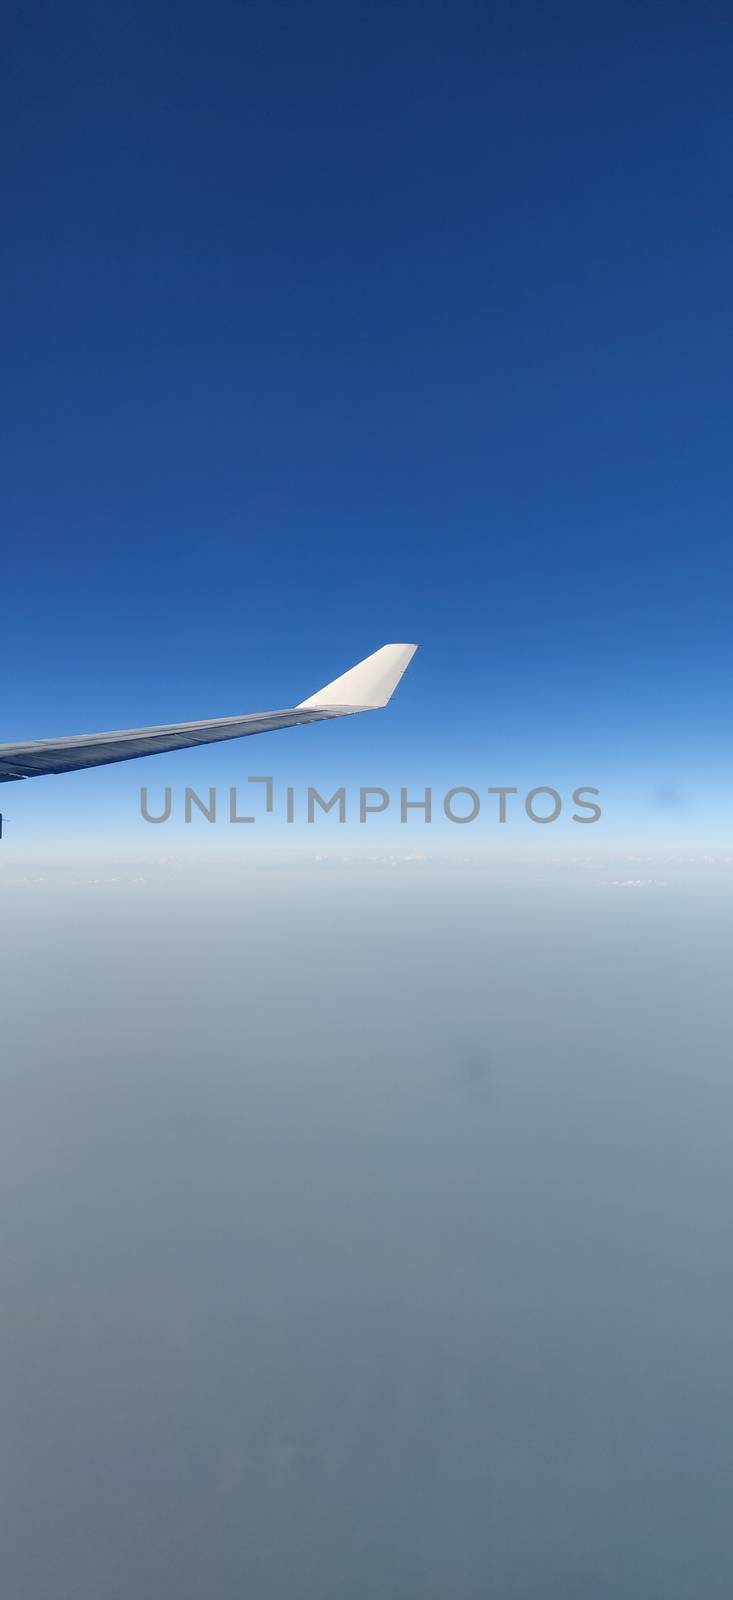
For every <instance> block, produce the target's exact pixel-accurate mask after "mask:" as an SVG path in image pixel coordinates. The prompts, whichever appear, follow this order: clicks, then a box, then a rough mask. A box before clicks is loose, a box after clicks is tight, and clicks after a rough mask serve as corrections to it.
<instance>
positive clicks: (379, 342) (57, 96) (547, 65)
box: [0, 0, 733, 847]
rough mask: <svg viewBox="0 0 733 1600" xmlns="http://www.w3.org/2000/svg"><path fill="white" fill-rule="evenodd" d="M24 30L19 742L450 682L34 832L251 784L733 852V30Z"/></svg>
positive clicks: (114, 23)
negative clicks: (514, 805)
mask: <svg viewBox="0 0 733 1600" xmlns="http://www.w3.org/2000/svg"><path fill="white" fill-rule="evenodd" d="M5 35H6V37H5V49H4V66H3V79H4V81H3V84H2V96H0V100H1V103H2V116H3V120H4V137H3V144H4V148H5V152H6V154H5V163H4V164H5V176H4V193H5V224H6V226H5V230H4V233H5V244H4V274H3V276H4V283H5V292H4V295H3V367H4V375H5V382H4V384H3V398H2V406H3V416H2V419H1V421H2V433H3V439H4V445H5V449H4V458H5V466H4V470H3V491H2V504H3V525H4V537H3V579H2V594H3V606H2V629H1V630H0V670H1V671H2V684H3V694H2V726H1V729H0V739H3V740H8V741H9V740H12V739H21V738H25V737H29V738H31V737H42V736H44V735H50V734H54V733H60V732H75V731H94V730H95V729H98V728H100V729H101V728H105V727H119V726H126V725H139V724H141V723H148V722H159V721H175V720H182V719H189V718H194V717H198V716H202V717H203V716H215V715H223V714H227V713H235V712H238V711H247V710H256V709H265V708H267V707H269V706H278V705H282V704H289V703H291V702H292V701H293V700H294V699H300V698H302V697H303V696H304V695H305V694H308V693H310V692H312V691H313V690H314V689H315V688H316V687H318V685H319V684H320V683H322V682H324V681H325V680H327V679H328V678H330V677H332V676H333V675H334V674H335V673H336V672H340V671H342V670H343V669H344V668H345V667H347V666H348V665H350V664H351V663H352V662H353V661H354V660H356V659H358V658H359V657H360V656H362V655H364V654H366V653H368V652H369V651H370V650H372V649H374V648H376V646H378V645H379V644H381V643H383V642H384V641H385V640H403V639H404V640H416V641H418V642H419V643H420V645H421V647H422V648H421V652H420V655H419V656H418V657H417V658H416V661H415V663H414V665H413V668H412V669H411V672H410V674H409V675H408V678H407V679H406V680H405V683H404V684H403V686H402V689H401V691H400V694H399V696H398V698H397V699H396V700H395V702H394V705H393V707H392V708H391V710H390V712H389V713H388V714H386V715H384V716H378V717H372V718H362V719H356V720H355V721H354V722H353V723H349V724H341V725H339V726H330V727H329V726H325V727H322V728H315V729H312V730H296V731H293V732H292V733H290V734H284V735H282V736H281V737H280V738H278V739H260V740H258V741H253V742H252V743H248V744H246V745H233V746H229V747H224V748H223V749H220V750H218V751H209V752H207V751H199V752H196V753H195V754H192V755H190V756H188V755H186V756H184V755H178V756H176V757H171V758H161V759H160V760H159V761H157V762H148V763H141V764H139V765H135V766H134V767H132V766H131V767H127V766H122V767H120V768H118V769H107V770H106V771H102V772H99V773H96V774H88V775H78V776H69V777H67V778H61V779H58V780H54V779H43V780H39V781H38V782H37V783H32V784H27V785H12V786H11V785H8V786H7V787H6V788H5V790H4V792H3V794H2V802H3V809H4V810H5V811H6V813H7V814H8V815H9V816H10V817H11V828H12V837H13V838H15V837H19V838H23V839H26V840H36V841H39V840H40V841H41V842H42V841H43V840H45V839H47V840H48V841H49V844H50V841H51V840H52V839H56V838H57V837H58V836H59V834H61V835H74V834H76V833H79V832H81V831H83V832H85V833H88V834H90V835H92V836H97V835H101V836H104V837H106V838H108V839H109V838H112V837H116V836H120V837H121V836H122V835H130V836H131V837H138V836H139V835H140V823H139V821H138V817H137V809H136V804H135V797H136V795H137V791H138V789H139V786H140V783H142V782H147V783H148V784H149V785H150V786H151V788H153V787H155V786H157V787H160V786H161V785H162V784H164V783H167V782H171V783H173V784H176V785H183V784H184V783H187V782H190V783H194V784H196V785H197V786H206V785H208V784H225V783H228V782H237V781H240V780H241V779H242V777H243V776H244V775H246V774H248V773H251V772H261V771H264V772H272V773H273V774H274V775H275V776H276V778H277V779H278V781H280V782H282V783H285V782H287V781H292V782H294V783H302V782H306V781H312V782H314V783H320V782H327V781H329V780H331V779H333V780H335V781H342V780H343V781H346V782H352V783H357V784H358V783H359V782H364V783H381V782H388V783H390V784H395V783H401V782H403V781H404V782H405V783H411V784H416V785H419V784H421V783H434V784H435V785H436V787H437V788H438V789H440V788H441V786H442V787H448V786H450V785H451V784H453V783H467V784H475V785H476V786H478V787H481V786H482V785H487V784H498V783H506V784H510V783H516V784H518V785H519V786H520V787H521V786H522V785H523V784H526V786H527V787H532V786H533V785H534V784H540V783H552V784H555V785H556V786H557V787H558V788H559V789H562V791H563V793H564V794H566V793H567V794H568V795H569V793H570V791H571V790H572V788H573V787H574V786H575V784H578V783H596V784H598V785H599V786H601V788H602V790H603V793H604V798H605V797H606V796H607V797H608V807H607V811H606V815H605V816H604V822H603V828H604V834H603V840H604V842H607V841H614V840H617V841H629V840H634V839H639V840H642V839H644V840H649V839H654V838H659V840H660V841H663V840H676V839H679V840H680V841H691V842H693V843H695V844H697V845H699V846H702V845H704V844H711V845H715V846H716V847H722V846H724V845H725V844H726V843H729V842H730V827H729V822H728V813H729V803H728V795H729V792H730V779H731V776H732V774H731V763H730V757H729V746H730V735H729V729H730V673H729V660H730V621H729V619H730V597H731V577H732V576H733V573H732V568H733V543H732V541H731V536H730V503H731V490H732V489H733V481H732V480H733V458H732V457H731V451H730V371H731V364H732V362H731V358H732V356H733V334H732V332H731V319H730V283H731V281H733V221H732V220H731V219H732V217H733V211H732V210H731V203H730V202H731V193H730V189H731V179H730V172H731V146H732V144H733V112H732V111H731V106H730V73H731V66H732V65H733V62H732V54H733V51H732V45H733V27H732V25H731V20H730V13H729V10H728V8H727V7H723V6H722V5H721V6H717V5H707V6H705V5H703V6H702V7H700V8H695V10H694V12H693V10H692V9H691V8H690V7H689V6H682V5H675V4H670V5H667V6H665V7H664V8H660V7H658V6H650V5H644V4H642V5H634V6H631V5H624V4H619V5H615V6H613V7H601V6H593V5H591V6H589V5H587V4H584V5H582V6H581V5H577V6H576V5H570V4H566V5H559V6H555V7H552V8H550V7H546V6H541V5H537V6H536V5H528V4H524V3H521V0H519V3H516V0H515V3H512V4H511V5H508V4H507V5H497V6H494V7H491V8H489V7H478V6H473V5H458V6H452V7H448V6H444V5H430V4H428V5H420V6H417V5H414V4H409V3H408V4H403V5H400V6H398V7H395V6H393V5H389V6H387V5H381V4H377V5H372V6H369V7H361V6H343V5H338V6H337V5H335V4H334V5H324V4H314V5H311V6H307V7H306V6H297V5H291V6H286V5H280V4H268V5H260V6H252V7H249V6H242V5H233V4H226V3H223V4H218V5H216V6H215V7H214V8H213V9H212V10H210V11H208V12H204V11H203V10H202V8H201V7H200V6H196V7H194V6H191V5H186V4H183V5H177V6H176V7H175V8H174V7H173V6H171V5H169V4H167V5H161V4H155V3H153V4H146V5H144V6H143V5H140V4H128V5H119V6H115V7H111V6H110V7H101V8H100V7H97V6H92V5H75V4H70V5H68V6H64V7H61V8H59V7H50V6H45V5H35V6H31V7H28V6H25V5H24V6H21V5H19V4H12V3H11V5H10V7H9V11H8V13H7V16H6V23H5ZM527 827H528V825H527V824H526V823H525V824H524V833H523V834H521V826H520V827H519V829H518V830H516V829H513V831H512V837H514V836H515V834H516V836H517V837H519V836H520V834H521V836H522V837H524V836H525V835H526V833H527ZM600 827H601V825H599V827H598V829H597V830H593V833H594V839H595V840H597V841H598V842H600ZM458 831H459V832H460V833H461V836H462V838H463V836H464V834H465V833H466V831H467V830H458ZM537 831H538V832H540V833H542V834H543V838H544V832H545V831H544V830H537ZM586 831H587V830H583V833H584V834H585V833H586ZM567 836H568V837H571V836H572V835H571V834H570V833H568V834H567ZM583 842H584V843H585V839H584V841H583Z"/></svg>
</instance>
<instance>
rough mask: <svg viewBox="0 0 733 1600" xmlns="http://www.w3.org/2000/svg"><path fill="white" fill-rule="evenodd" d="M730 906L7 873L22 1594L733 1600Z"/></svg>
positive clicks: (625, 879) (210, 874)
mask: <svg viewBox="0 0 733 1600" xmlns="http://www.w3.org/2000/svg"><path fill="white" fill-rule="evenodd" d="M13 879H15V881H12V880H13ZM95 879H96V881H95ZM730 894H731V879H730V867H729V866H726V864H725V863H720V862H719V863H717V864H708V865H705V864H704V863H697V865H689V864H688V865H685V864H684V863H683V864H679V863H678V864H677V865H674V864H673V865H671V866H670V865H669V864H668V866H667V867H666V869H665V870H664V871H660V870H659V868H658V867H654V866H649V864H647V865H645V866H641V867H640V866H639V864H638V863H636V864H634V865H632V867H631V868H629V867H628V865H624V864H623V863H620V864H619V863H616V864H615V865H608V864H607V865H605V866H603V867H601V866H599V865H598V864H596V866H595V867H593V866H588V865H587V864H586V865H585V866H584V865H583V864H582V863H576V864H575V865H574V866H565V867H560V866H558V864H557V863H555V864H554V865H553V864H552V862H551V861H548V863H547V864H546V865H545V866H544V867H543V868H542V869H540V867H539V866H538V865H537V864H535V865H534V866H529V867H528V866H524V867H521V868H516V869H515V870H513V871H512V870H510V869H507V868H506V867H505V868H503V869H502V870H498V869H492V868H491V867H490V866H489V867H487V868H486V869H485V870H482V869H481V868H480V867H479V866H476V864H474V865H473V866H471V867H470V868H468V869H465V868H464V869H461V867H460V866H459V865H456V864H453V865H451V864H445V863H443V864H441V863H436V862H432V863H431V862H429V861H427V862H425V861H423V862H420V861H409V860H404V859H402V858H400V857H399V856H394V857H392V858H389V857H385V858H384V859H382V860H377V861H372V862H368V861H361V862H357V861H352V862H346V863H344V862H343V861H342V862H337V863H336V864H335V865H334V866H332V865H330V864H329V862H328V861H322V862H314V861H311V862H308V861H306V860H304V861H302V862H300V863H298V864H293V865H288V864H287V863H286V862H283V863H281V864H280V866H277V865H276V864H274V863H273V862H269V863H267V864H264V865H262V866H261V867H260V868H259V869H257V868H256V867H255V866H254V865H253V866H252V868H251V869H245V868H240V869H239V870H231V869H230V870H227V868H226V867H225V866H221V865H220V866H218V867H214V866H211V867H208V868H204V867H201V868H194V867H192V866H191V865H189V866H185V865H176V864H175V863H170V864H162V865H158V866H155V867H151V866H150V864H148V865H147V866H146V865H142V866H141V867H140V869H139V870H136V869H135V868H131V867H130V865H129V863H128V864H127V865H126V866H125V867H123V868H120V869H119V870H112V869H110V870H108V871H106V870H96V869H95V870H94V871H89V870H85V869H83V868H81V869H79V870H71V869H69V868H65V869H64V870H58V871H50V872H48V873H44V874H41V873H40V872H39V871H38V870H37V869H33V868H29V870H28V872H27V874H26V875H25V879H24V881H23V874H22V873H19V872H14V873H13V874H10V873H6V875H5V886H4V888H3V889H2V900H3V920H4V926H5V929H6V938H5V948H4V955H3V967H2V980H1V981H2V1016H3V1053H2V1061H3V1066H2V1105H3V1111H2V1145H3V1154H2V1183H3V1191H4V1192H3V1215H4V1218H5V1224H4V1228H3V1234H2V1244H1V1246H0V1259H1V1263H2V1281H3V1305H4V1313H3V1334H2V1340H3V1358H2V1368H1V1379H0V1381H1V1384H2V1437H3V1446H2V1467H3V1493H2V1518H3V1532H2V1543H3V1550H4V1557H3V1565H4V1572H5V1577H4V1592H5V1593H6V1594H7V1596H8V1600H98V1597H99V1596H100V1595H104V1596H105V1600H132V1597H137V1596H140V1597H142V1596H143V1595H151V1596H153V1595H163V1594H169V1595H171V1596H175V1597H176V1600H200V1597H201V1596H202V1595H204V1594H205V1595H207V1596H208V1597H210V1600H241V1596H243V1595H248V1596H249V1595H251V1596H253V1597H257V1600H311V1597H314V1600H343V1597H344V1596H347V1595H348V1596H349V1597H350V1600H351V1597H353V1600H374V1597H376V1596H384V1597H385V1600H445V1597H446V1596H451V1597H452V1600H486V1597H487V1596H491V1597H492V1600H493V1597H495V1600H549V1597H551V1596H552V1597H553V1600H554V1597H555V1596H562V1600H587V1597H588V1596H589V1595H593V1597H594V1600H617V1597H618V1596H620V1595H622V1594H636V1595H640V1596H641V1595H643V1596H644V1600H689V1596H690V1595H691V1594H693V1593H704V1594H705V1596H706V1600H718V1597H720V1600H723V1597H724V1596H725V1597H727V1596H728V1594H729V1590H730V1570H731V1563H732V1562H733V1533H732V1532H731V1524H730V1516H729V1502H730V1484H731V1473H732V1471H733V1444H732V1443H731V1441H732V1440H733V1386H732V1385H731V1379H730V1347H731V1340H732V1338H733V1283H732V1282H731V1275H730V1270H729V1254H730V1240H729V1235H730V1213H731V1202H732V1200H733V1178H732V1177H731V1171H732V1160H731V1158H732V1156H733V1084H732V1082H731V1071H730V1062H731V1026H730V1016H729V1002H728V993H729V955H728V949H729V930H730V915H731V900H730Z"/></svg>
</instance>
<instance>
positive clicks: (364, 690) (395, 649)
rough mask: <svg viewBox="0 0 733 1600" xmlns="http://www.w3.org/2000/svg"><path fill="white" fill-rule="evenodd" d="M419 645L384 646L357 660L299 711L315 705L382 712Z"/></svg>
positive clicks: (325, 685) (306, 701)
mask: <svg viewBox="0 0 733 1600" xmlns="http://www.w3.org/2000/svg"><path fill="white" fill-rule="evenodd" d="M417 648H418V646H417V645H416V644H383V645H381V646H380V648H379V650H375V651H373V653H372V655H370V656H365V657H364V660H363V661H357V663H356V666H354V667H350V668H349V671H348V672H343V673H342V674H341V676H340V677H339V678H334V679H333V681H332V682H331V683H327V684H324V687H323V688H322V689H318V690H317V691H316V693H315V694H312V695H310V696H309V697H308V699H307V700H301V701H300V702H299V705H298V710H301V709H303V708H309V707H316V706H324V707H326V706H334V707H335V706H343V707H344V708H345V709H347V710H354V711H356V710H360V711H379V710H381V708H382V707H383V706H386V705H387V704H388V703H389V701H390V700H391V698H392V695H393V694H394V692H395V689H396V688H397V685H398V683H399V681H400V678H401V677H402V676H403V673H405V672H406V671H407V668H408V667H409V665H410V662H411V660H412V658H413V656H414V654H415V651H416V650H417Z"/></svg>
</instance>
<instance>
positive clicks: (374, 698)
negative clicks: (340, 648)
mask: <svg viewBox="0 0 733 1600" xmlns="http://www.w3.org/2000/svg"><path fill="white" fill-rule="evenodd" d="M416 649H417V645H414V644H384V645H382V648H381V650H375V651H374V654H373V655H371V656H367V657H366V659H365V660H364V661H360V662H359V663H358V664H357V666H355V667H352V668H351V670H350V671H349V672H344V673H343V674H342V676H341V677H340V678H334V680H333V682H332V683H328V684H326V686H325V688H323V689H319V690H318V692H317V693H316V694H314V695H311V696H310V698H309V699H308V700H303V701H301V703H300V705H297V706H292V707H291V708H290V709H289V710H286V711H260V712H255V713H254V714H253V715H251V716H245V717H216V718H213V719H211V720H210V721H208V722H174V723H170V724H169V725H167V726H164V727H158V728H126V729H123V730H121V731H120V732H117V733H90V734H78V735H72V737H70V738H65V739H39V740H36V741H35V742H33V743H30V744H3V745H0V783H13V782H14V781H15V780H16V779H19V778H40V777H44V776H47V775H49V774H50V773H57V772H79V771H81V770H83V769H84V768H86V767H103V766H107V765H109V763H110V762H113V761H135V760H137V759H138V758H139V757H140V756H154V755H160V754H162V753H163V751H166V750H187V749H191V747H192V746H194V745H199V744H217V743H219V742H220V741H221V740H223V739H244V738H247V737H248V735H250V734H253V733H271V732H274V731H275V729H277V728H293V727H297V726H299V725H301V724H303V723H308V722H322V721H324V719H325V718H328V717H348V716H353V715H354V714H355V713H356V712H359V711H377V710H379V709H380V708H381V707H382V706H386V705H387V702H388V701H389V700H390V699H391V697H392V695H393V693H394V691H395V689H396V688H397V685H398V683H399V681H400V678H401V677H402V674H403V672H404V671H405V669H406V668H407V667H408V666H409V663H410V661H411V660H412V657H413V656H414V654H415V651H416Z"/></svg>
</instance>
